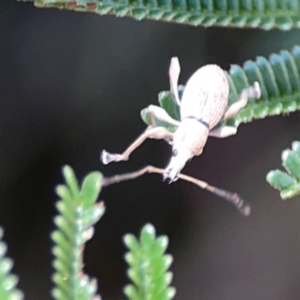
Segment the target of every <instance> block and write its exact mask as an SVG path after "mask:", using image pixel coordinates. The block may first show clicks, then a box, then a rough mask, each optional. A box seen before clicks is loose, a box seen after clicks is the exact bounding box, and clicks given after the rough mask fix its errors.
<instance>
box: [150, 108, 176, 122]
mask: <svg viewBox="0 0 300 300" xmlns="http://www.w3.org/2000/svg"><path fill="white" fill-rule="evenodd" d="M147 109H148V113H149V115H150V122H151V126H152V127H155V126H156V124H155V119H157V120H160V121H163V122H166V123H168V124H171V125H174V126H179V124H180V122H179V121H177V120H175V119H173V118H172V117H171V116H170V115H169V114H168V113H167V112H166V111H165V110H164V109H163V108H161V107H159V106H156V105H149V106H148V108H147Z"/></svg>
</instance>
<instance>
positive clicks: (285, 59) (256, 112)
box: [141, 46, 300, 132]
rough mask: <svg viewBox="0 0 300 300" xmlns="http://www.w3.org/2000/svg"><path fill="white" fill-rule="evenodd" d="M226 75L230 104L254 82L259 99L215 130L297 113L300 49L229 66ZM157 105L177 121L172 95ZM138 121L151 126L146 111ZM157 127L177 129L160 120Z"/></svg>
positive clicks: (163, 96)
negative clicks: (259, 94)
mask: <svg viewBox="0 0 300 300" xmlns="http://www.w3.org/2000/svg"><path fill="white" fill-rule="evenodd" d="M226 75H227V78H228V81H229V84H230V95H229V104H232V103H234V102H235V101H237V100H238V98H239V94H240V93H241V91H242V90H243V89H244V88H247V87H249V86H250V85H252V84H253V83H254V82H255V81H258V82H259V83H260V87H261V98H260V99H259V100H255V99H249V101H248V104H247V106H246V107H245V108H244V109H242V111H241V112H240V113H239V114H238V115H237V116H235V117H234V118H232V119H229V120H227V121H221V122H220V123H219V124H218V125H217V126H221V125H224V124H226V125H230V126H235V127H238V126H239V124H241V123H248V122H251V121H253V120H254V119H263V118H265V117H267V116H274V115H279V114H283V113H290V112H294V111H296V110H299V109H300V46H295V47H294V48H293V49H292V51H290V52H289V51H287V50H282V51H281V52H280V53H279V54H271V55H270V57H269V59H266V58H265V57H262V56H258V57H257V58H256V60H255V61H252V60H248V61H246V62H245V63H244V65H243V67H240V66H238V65H232V66H231V68H230V70H229V72H226ZM183 90H184V86H180V87H179V94H182V91H183ZM158 102H159V104H160V106H161V107H162V108H164V109H165V110H166V111H167V112H168V113H169V115H170V116H172V117H173V118H174V119H176V120H180V110H179V107H178V105H177V104H176V101H175V100H174V99H173V96H172V94H171V92H169V91H163V92H160V93H159V94H158ZM141 117H142V119H143V121H144V122H145V123H146V124H147V125H150V117H149V114H148V111H147V109H143V110H142V111H141ZM156 124H157V126H163V127H165V128H167V129H168V130H170V131H172V132H174V131H175V129H176V128H175V127H174V126H172V125H169V124H166V123H163V122H160V121H159V120H156Z"/></svg>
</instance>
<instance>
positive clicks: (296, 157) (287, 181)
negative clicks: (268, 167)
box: [267, 141, 300, 200]
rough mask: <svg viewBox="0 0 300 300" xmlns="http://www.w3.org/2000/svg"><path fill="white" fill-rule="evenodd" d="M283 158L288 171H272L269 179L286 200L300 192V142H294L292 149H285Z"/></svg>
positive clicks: (268, 176)
mask: <svg viewBox="0 0 300 300" xmlns="http://www.w3.org/2000/svg"><path fill="white" fill-rule="evenodd" d="M281 159H282V165H283V166H284V167H285V169H286V171H287V173H286V172H283V171H281V170H273V171H270V172H269V173H268V175H267V181H268V182H269V183H270V185H271V186H273V187H274V188H275V189H278V190H279V191H280V196H281V198H282V199H283V200H286V199H289V198H292V197H295V196H297V195H299V194H300V142H299V141H295V142H293V143H292V150H290V149H287V150H284V151H283V152H282V156H281Z"/></svg>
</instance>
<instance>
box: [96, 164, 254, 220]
mask: <svg viewBox="0 0 300 300" xmlns="http://www.w3.org/2000/svg"><path fill="white" fill-rule="evenodd" d="M164 171H165V170H164V169H160V168H156V167H153V166H146V167H144V168H142V169H141V170H138V171H135V172H131V173H125V174H120V175H114V176H111V177H105V178H104V179H103V182H102V186H109V185H111V184H115V183H118V182H122V181H126V180H131V179H135V178H137V177H140V176H142V175H144V174H146V173H157V174H163V173H164ZM179 178H180V179H182V180H185V181H188V182H191V183H193V184H195V185H197V186H198V187H200V188H201V189H204V190H207V191H209V192H211V193H213V194H215V195H216V196H219V197H221V198H223V199H225V200H227V201H228V202H230V203H232V204H233V205H234V206H235V207H236V208H237V209H238V211H239V212H240V213H241V214H243V215H244V216H249V215H250V211H251V208H250V205H249V204H248V203H246V202H245V201H244V200H243V199H242V198H241V197H240V196H239V195H238V194H237V193H232V192H229V191H225V190H222V189H219V188H217V187H214V186H212V185H209V184H208V183H207V182H205V181H202V180H199V179H196V178H194V177H191V176H188V175H185V174H179Z"/></svg>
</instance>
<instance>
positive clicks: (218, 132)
mask: <svg viewBox="0 0 300 300" xmlns="http://www.w3.org/2000/svg"><path fill="white" fill-rule="evenodd" d="M236 132H237V129H236V127H233V126H223V127H220V128H216V129H213V130H212V131H210V132H209V136H213V137H217V138H225V137H228V136H231V135H235V134H236Z"/></svg>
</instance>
